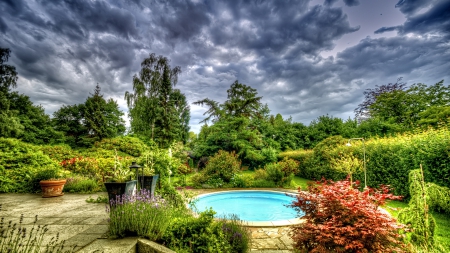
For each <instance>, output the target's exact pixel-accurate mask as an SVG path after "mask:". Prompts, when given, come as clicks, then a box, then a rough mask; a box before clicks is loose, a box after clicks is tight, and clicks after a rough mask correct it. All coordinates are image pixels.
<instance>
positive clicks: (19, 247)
mask: <svg viewBox="0 0 450 253" xmlns="http://www.w3.org/2000/svg"><path fill="white" fill-rule="evenodd" d="M1 209H2V205H1V204H0V210H1ZM37 217H38V216H37V215H36V216H35V219H34V222H33V226H32V227H31V229H27V228H26V227H24V226H23V225H24V224H23V219H24V216H23V214H22V215H21V216H20V219H19V223H18V224H17V223H13V222H12V221H7V222H5V219H4V217H2V218H0V252H5V253H40V252H44V253H62V252H64V253H67V252H75V251H74V250H75V247H76V246H73V247H72V248H70V249H66V250H65V246H64V243H65V241H61V242H60V241H59V233H58V234H57V235H56V236H54V237H52V238H51V239H50V242H49V243H48V244H47V245H43V240H44V236H45V234H46V233H47V231H48V228H47V225H43V226H41V225H36V222H37V220H38V218H37ZM42 250H43V251H42Z"/></svg>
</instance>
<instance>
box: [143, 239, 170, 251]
mask: <svg viewBox="0 0 450 253" xmlns="http://www.w3.org/2000/svg"><path fill="white" fill-rule="evenodd" d="M136 251H137V252H138V253H176V252H175V251H173V250H171V249H168V248H166V247H164V246H162V245H160V244H157V243H156V242H153V241H149V240H147V239H138V240H137V247H136Z"/></svg>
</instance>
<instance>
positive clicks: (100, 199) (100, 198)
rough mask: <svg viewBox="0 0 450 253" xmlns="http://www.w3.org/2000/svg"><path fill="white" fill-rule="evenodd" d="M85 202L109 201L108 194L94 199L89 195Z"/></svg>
mask: <svg viewBox="0 0 450 253" xmlns="http://www.w3.org/2000/svg"><path fill="white" fill-rule="evenodd" d="M86 202H88V203H106V204H108V203H109V200H108V196H97V198H96V199H94V198H92V197H91V196H89V198H87V199H86Z"/></svg>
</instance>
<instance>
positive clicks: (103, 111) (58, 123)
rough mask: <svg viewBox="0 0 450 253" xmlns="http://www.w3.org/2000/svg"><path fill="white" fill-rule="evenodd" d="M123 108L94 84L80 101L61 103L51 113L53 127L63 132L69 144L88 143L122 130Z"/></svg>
mask: <svg viewBox="0 0 450 253" xmlns="http://www.w3.org/2000/svg"><path fill="white" fill-rule="evenodd" d="M122 115H123V112H122V111H120V109H119V105H118V104H117V102H116V101H114V100H113V99H108V100H105V99H104V98H103V95H102V94H101V93H100V86H99V85H98V84H97V86H96V87H95V90H94V94H91V96H90V97H88V98H87V99H86V101H85V102H84V103H83V104H78V105H69V106H63V107H61V108H60V109H59V110H58V111H56V112H55V113H54V114H53V123H54V126H55V128H56V129H58V130H59V131H62V132H64V133H65V134H66V139H67V143H68V144H69V145H71V146H72V147H89V146H92V144H93V143H94V142H96V141H100V140H102V139H104V138H113V137H116V136H118V135H122V134H123V133H124V132H125V121H124V120H123V119H122Z"/></svg>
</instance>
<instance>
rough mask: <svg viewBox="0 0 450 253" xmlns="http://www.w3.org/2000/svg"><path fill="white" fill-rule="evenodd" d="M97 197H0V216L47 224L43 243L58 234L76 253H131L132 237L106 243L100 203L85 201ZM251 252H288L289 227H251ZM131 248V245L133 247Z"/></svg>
mask: <svg viewBox="0 0 450 253" xmlns="http://www.w3.org/2000/svg"><path fill="white" fill-rule="evenodd" d="M99 195H103V196H105V195H106V193H99V194H70V193H66V194H65V195H64V196H61V197H56V198H42V197H41V196H40V195H39V194H0V204H2V208H1V210H0V217H4V218H5V221H9V220H12V221H13V222H18V221H19V218H20V215H21V214H23V215H24V221H23V225H24V226H29V227H31V226H32V224H33V221H34V219H35V216H36V215H38V222H37V224H40V225H47V226H48V228H49V231H48V232H47V237H46V238H45V240H44V242H48V241H49V240H50V237H52V236H56V234H57V233H59V238H60V239H61V240H66V244H65V245H67V246H75V247H76V250H77V251H78V252H104V253H115V252H117V253H125V252H133V250H132V246H130V245H132V244H133V242H134V244H136V239H135V238H125V239H121V240H110V239H107V238H106V236H105V235H106V233H107V231H108V221H107V219H108V214H107V213H106V211H105V204H104V203H88V202H86V199H88V198H89V197H92V198H94V199H96V198H97V196H99ZM250 230H251V231H252V238H253V241H252V246H251V251H252V252H253V253H258V252H264V253H270V252H274V253H275V252H276V253H284V252H291V250H292V241H291V239H290V237H289V227H251V228H250ZM134 247H135V246H134Z"/></svg>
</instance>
